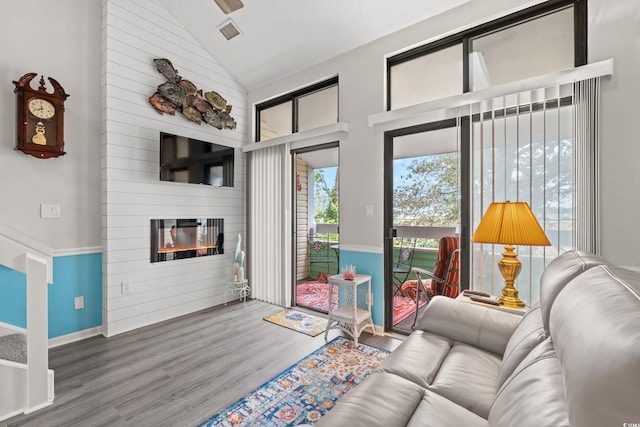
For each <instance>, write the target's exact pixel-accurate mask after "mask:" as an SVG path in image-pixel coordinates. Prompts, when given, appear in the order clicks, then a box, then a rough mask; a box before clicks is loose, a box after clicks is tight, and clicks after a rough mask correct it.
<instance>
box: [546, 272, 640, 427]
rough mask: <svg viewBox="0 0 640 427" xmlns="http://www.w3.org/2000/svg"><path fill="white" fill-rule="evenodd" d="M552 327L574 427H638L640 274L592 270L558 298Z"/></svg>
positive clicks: (551, 319)
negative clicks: (627, 425)
mask: <svg viewBox="0 0 640 427" xmlns="http://www.w3.org/2000/svg"><path fill="white" fill-rule="evenodd" d="M549 324H550V329H551V338H552V339H553V342H554V344H555V347H556V352H557V353H558V358H559V360H560V364H561V366H562V375H563V379H564V384H565V389H566V396H567V406H568V408H569V420H570V421H571V425H572V426H573V425H576V426H581V427H583V426H585V427H595V426H605V425H606V426H621V425H625V423H628V424H632V423H640V273H637V272H632V271H629V270H625V269H621V268H617V267H609V266H598V267H595V268H592V269H590V270H589V271H587V272H586V273H584V274H582V275H580V276H578V277H577V278H576V279H574V280H573V281H572V282H571V283H569V284H568V285H567V286H566V287H565V289H564V290H563V291H562V292H561V293H560V294H559V295H558V297H557V298H556V301H555V303H554V304H553V307H552V308H551V316H550V320H549ZM594 408H597V409H594Z"/></svg>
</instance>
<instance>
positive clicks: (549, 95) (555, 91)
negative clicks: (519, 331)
mask: <svg viewBox="0 0 640 427" xmlns="http://www.w3.org/2000/svg"><path fill="white" fill-rule="evenodd" d="M597 93H598V83H597V79H590V80H587V81H583V82H579V83H572V84H566V85H559V86H555V87H550V88H545V89H538V90H533V91H528V92H525V93H518V94H513V95H508V96H502V97H499V98H493V99H488V100H484V101H481V102H478V103H475V104H473V105H471V106H470V114H471V147H472V148H471V153H472V154H471V156H472V159H471V164H472V172H471V180H472V183H471V185H472V189H473V191H472V194H471V221H472V229H473V230H475V229H476V228H477V226H478V224H479V222H480V219H481V218H482V215H483V214H484V212H485V210H486V209H487V207H488V206H489V204H490V203H491V202H494V201H496V202H500V201H507V200H508V201H524V202H527V203H528V204H529V205H530V206H531V208H532V210H533V212H534V214H535V215H536V218H537V219H538V222H539V223H540V225H541V226H542V227H543V229H544V231H545V233H546V234H547V237H549V240H550V241H551V244H552V246H550V247H529V246H520V247H518V248H517V252H518V254H519V259H520V261H521V262H522V271H521V273H520V275H519V276H518V284H517V287H518V290H519V291H520V297H521V298H522V299H524V300H525V301H527V302H528V303H531V302H533V301H536V300H537V299H538V291H539V289H538V282H539V278H540V275H541V273H542V271H543V270H544V267H545V266H546V264H547V263H548V262H549V261H550V260H552V259H553V258H555V257H556V256H558V255H559V254H561V253H563V252H566V251H568V250H572V249H584V250H589V251H591V252H597V250H596V249H597V244H596V242H597V216H596V214H597V203H596V197H597V185H596V184H597V167H595V165H596V148H597V111H598V103H597V98H598V97H597ZM502 250H503V248H502V247H501V246H499V245H486V244H484V245H479V244H474V245H473V246H472V253H471V259H472V263H471V266H472V267H471V268H472V271H471V278H472V280H471V283H473V287H474V288H476V289H479V290H483V291H485V292H489V293H491V294H494V295H495V294H499V293H500V290H501V289H502V287H503V286H504V282H503V279H502V276H501V275H500V273H499V271H498V268H497V263H498V261H499V260H500V258H501V252H502Z"/></svg>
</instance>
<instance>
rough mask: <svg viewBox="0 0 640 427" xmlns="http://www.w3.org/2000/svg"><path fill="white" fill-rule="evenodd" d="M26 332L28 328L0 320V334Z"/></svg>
mask: <svg viewBox="0 0 640 427" xmlns="http://www.w3.org/2000/svg"><path fill="white" fill-rule="evenodd" d="M16 333H18V334H25V333H27V330H26V329H24V328H20V327H18V326H13V325H11V324H9V323H4V322H0V336H2V335H8V334H16Z"/></svg>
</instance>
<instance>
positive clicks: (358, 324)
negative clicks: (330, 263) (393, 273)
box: [324, 274, 375, 345]
mask: <svg viewBox="0 0 640 427" xmlns="http://www.w3.org/2000/svg"><path fill="white" fill-rule="evenodd" d="M367 326H368V327H370V328H371V333H372V334H374V335H375V328H374V327H373V320H372V318H371V276H368V275H366V274H356V277H355V278H354V279H353V280H347V279H345V278H344V277H343V276H342V274H336V275H334V276H330V277H329V319H328V321H327V329H326V330H325V332H324V339H325V341H326V340H327V335H328V333H329V329H331V328H332V327H341V328H342V329H343V330H344V331H345V332H347V333H348V334H349V335H351V337H352V338H353V340H354V341H355V343H356V345H357V344H358V337H359V336H360V334H361V333H362V331H363V330H364V328H366V327H367Z"/></svg>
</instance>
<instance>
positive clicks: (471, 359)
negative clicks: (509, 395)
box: [429, 342, 501, 419]
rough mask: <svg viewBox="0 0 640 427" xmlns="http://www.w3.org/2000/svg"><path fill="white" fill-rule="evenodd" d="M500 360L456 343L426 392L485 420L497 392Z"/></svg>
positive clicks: (477, 349) (484, 352)
mask: <svg viewBox="0 0 640 427" xmlns="http://www.w3.org/2000/svg"><path fill="white" fill-rule="evenodd" d="M500 361H501V359H500V357H499V356H496V355H495V354H493V353H490V352H488V351H484V350H481V349H479V348H477V347H473V346H470V345H468V344H464V343H461V342H455V343H454V344H453V347H452V348H451V351H450V352H449V354H448V355H447V358H446V359H444V361H443V362H442V366H440V370H439V371H438V374H437V375H436V377H435V379H434V381H433V384H432V385H431V386H430V387H429V389H430V390H433V391H435V392H436V393H438V394H440V395H442V396H444V397H446V398H447V399H449V400H452V401H453V402H455V403H457V404H458V405H460V406H462V407H464V408H467V409H468V410H470V411H471V412H474V413H476V414H478V415H480V416H481V417H482V418H485V419H486V418H487V416H488V415H489V409H490V408H491V403H492V402H493V399H494V397H495V395H496V392H497V390H498V372H499V370H500Z"/></svg>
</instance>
